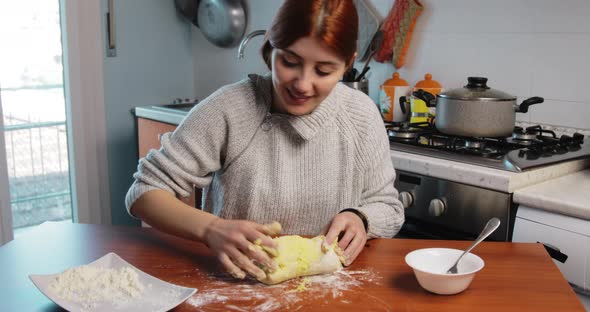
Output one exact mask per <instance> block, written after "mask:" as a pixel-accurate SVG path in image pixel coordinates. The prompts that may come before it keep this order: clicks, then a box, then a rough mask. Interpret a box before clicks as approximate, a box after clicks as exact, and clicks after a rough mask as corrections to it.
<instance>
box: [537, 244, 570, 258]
mask: <svg viewBox="0 0 590 312" xmlns="http://www.w3.org/2000/svg"><path fill="white" fill-rule="evenodd" d="M537 243H539V244H541V245H543V247H545V250H547V252H548V253H549V255H550V256H551V258H553V259H555V260H557V261H559V262H561V263H565V261H567V255H566V254H564V253H562V252H561V250H559V248H557V247H555V246H553V245H551V244H547V243H541V242H537Z"/></svg>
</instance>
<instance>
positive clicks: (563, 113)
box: [529, 99, 590, 129]
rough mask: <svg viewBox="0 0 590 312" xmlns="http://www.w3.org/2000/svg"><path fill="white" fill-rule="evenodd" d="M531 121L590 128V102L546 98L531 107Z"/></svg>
mask: <svg viewBox="0 0 590 312" xmlns="http://www.w3.org/2000/svg"><path fill="white" fill-rule="evenodd" d="M529 115H530V122H533V123H540V124H548V125H556V126H566V127H572V128H580V129H590V103H580V102H567V101H556V100H550V99H549V100H547V99H546V100H545V103H542V104H539V105H535V106H533V107H531V109H530V111H529Z"/></svg>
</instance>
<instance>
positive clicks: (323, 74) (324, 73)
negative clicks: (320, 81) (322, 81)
mask: <svg viewBox="0 0 590 312" xmlns="http://www.w3.org/2000/svg"><path fill="white" fill-rule="evenodd" d="M316 73H317V74H318V75H319V76H328V75H330V74H332V73H331V72H326V71H323V70H319V69H316Z"/></svg>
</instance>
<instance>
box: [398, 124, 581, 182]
mask: <svg viewBox="0 0 590 312" xmlns="http://www.w3.org/2000/svg"><path fill="white" fill-rule="evenodd" d="M387 130H388V133H389V139H390V143H391V148H392V149H394V150H399V151H404V152H410V153H415V154H419V155H426V156H433V157H438V158H443V159H448V160H454V161H461V162H466V163H471V164H475V165H482V166H487V167H490V168H496V169H502V170H507V171H513V172H521V171H523V170H526V169H529V168H534V167H539V166H545V165H549V164H553V163H558V162H563V161H570V160H574V159H579V158H590V143H588V142H586V144H584V141H585V137H584V135H583V134H581V133H574V134H573V135H561V136H560V137H557V135H555V133H554V132H553V131H551V130H545V129H543V128H541V126H532V127H527V128H522V127H515V128H514V133H513V134H512V135H511V136H508V137H462V136H453V135H448V134H444V133H441V132H439V131H437V130H436V128H435V127H434V125H432V124H429V123H427V122H426V123H420V124H418V123H416V124H412V123H408V122H406V123H396V124H392V125H388V126H387Z"/></svg>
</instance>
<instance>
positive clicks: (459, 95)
mask: <svg viewBox="0 0 590 312" xmlns="http://www.w3.org/2000/svg"><path fill="white" fill-rule="evenodd" d="M487 82H488V78H485V77H469V78H467V85H466V86H464V87H463V88H458V89H451V90H448V91H445V92H442V93H439V94H438V95H437V96H439V97H441V98H445V99H454V100H467V101H515V100H516V97H515V96H512V95H510V94H508V93H506V92H503V91H500V90H495V89H492V88H490V87H488V86H487V84H486V83H487Z"/></svg>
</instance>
